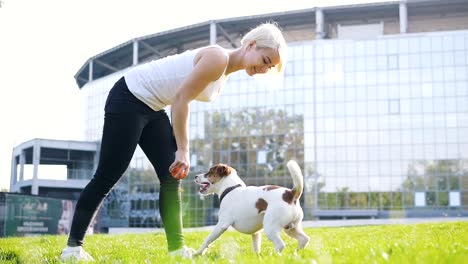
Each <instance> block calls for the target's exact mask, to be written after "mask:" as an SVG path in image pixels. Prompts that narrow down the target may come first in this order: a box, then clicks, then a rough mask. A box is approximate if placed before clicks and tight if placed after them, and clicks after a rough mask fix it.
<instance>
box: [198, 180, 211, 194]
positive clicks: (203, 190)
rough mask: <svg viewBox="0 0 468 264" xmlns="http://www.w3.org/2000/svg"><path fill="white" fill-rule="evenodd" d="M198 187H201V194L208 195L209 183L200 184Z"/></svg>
mask: <svg viewBox="0 0 468 264" xmlns="http://www.w3.org/2000/svg"><path fill="white" fill-rule="evenodd" d="M198 185H200V190H199V192H200V193H206V191H207V190H208V188H210V185H211V184H210V183H209V182H200V183H199V184H198Z"/></svg>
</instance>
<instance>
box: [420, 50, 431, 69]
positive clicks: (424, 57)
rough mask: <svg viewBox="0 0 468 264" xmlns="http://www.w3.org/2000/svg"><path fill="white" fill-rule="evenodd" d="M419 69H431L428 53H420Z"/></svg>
mask: <svg viewBox="0 0 468 264" xmlns="http://www.w3.org/2000/svg"><path fill="white" fill-rule="evenodd" d="M421 67H423V68H430V67H432V61H431V54H430V53H422V54H421Z"/></svg>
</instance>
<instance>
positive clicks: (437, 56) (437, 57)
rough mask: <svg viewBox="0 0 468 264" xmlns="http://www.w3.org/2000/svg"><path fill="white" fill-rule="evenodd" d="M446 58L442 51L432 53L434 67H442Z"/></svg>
mask: <svg viewBox="0 0 468 264" xmlns="http://www.w3.org/2000/svg"><path fill="white" fill-rule="evenodd" d="M443 62H444V59H443V56H442V53H441V52H433V53H431V63H432V66H434V67H440V66H442V65H443Z"/></svg>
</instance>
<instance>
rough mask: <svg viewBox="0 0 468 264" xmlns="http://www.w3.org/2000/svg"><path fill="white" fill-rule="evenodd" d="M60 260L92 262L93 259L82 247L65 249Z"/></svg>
mask: <svg viewBox="0 0 468 264" xmlns="http://www.w3.org/2000/svg"><path fill="white" fill-rule="evenodd" d="M60 260H62V261H67V260H75V261H80V260H81V261H94V259H93V257H91V255H89V254H88V252H86V251H85V250H84V249H83V247H82V246H77V247H66V248H65V249H64V250H63V251H62V255H60Z"/></svg>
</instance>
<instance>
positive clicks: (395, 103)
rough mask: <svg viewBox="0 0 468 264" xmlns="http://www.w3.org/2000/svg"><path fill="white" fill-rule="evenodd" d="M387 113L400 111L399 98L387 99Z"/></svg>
mask: <svg viewBox="0 0 468 264" xmlns="http://www.w3.org/2000/svg"><path fill="white" fill-rule="evenodd" d="M388 113H389V114H399V113H400V100H399V99H391V100H389V101H388Z"/></svg>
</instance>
